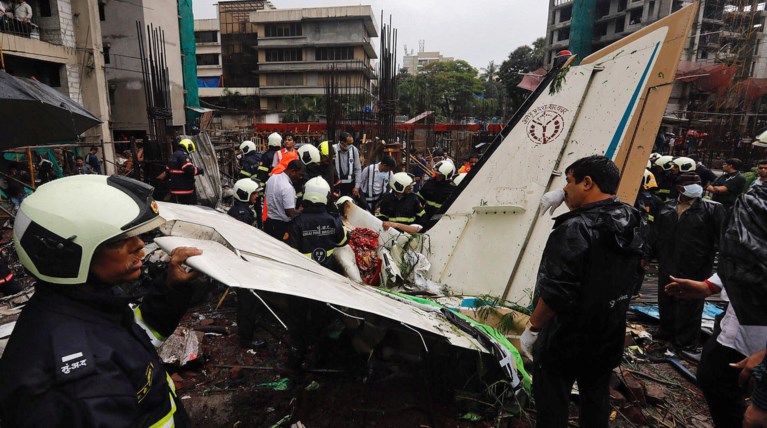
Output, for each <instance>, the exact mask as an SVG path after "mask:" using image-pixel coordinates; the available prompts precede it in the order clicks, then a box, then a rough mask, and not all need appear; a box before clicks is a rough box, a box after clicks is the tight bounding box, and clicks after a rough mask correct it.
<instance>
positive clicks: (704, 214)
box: [650, 198, 725, 281]
mask: <svg viewBox="0 0 767 428" xmlns="http://www.w3.org/2000/svg"><path fill="white" fill-rule="evenodd" d="M678 204H679V202H678V201H669V202H666V204H664V205H663V206H662V207H661V209H660V211H659V212H658V215H657V216H656V217H655V222H654V223H655V224H654V227H653V228H652V229H651V232H650V237H651V238H650V244H651V249H652V254H653V255H654V256H656V257H657V258H658V271H659V272H658V278H659V279H661V280H663V278H664V277H668V275H673V276H675V277H677V278H688V279H694V280H698V281H703V280H704V279H707V278H708V277H710V276H711V274H712V273H713V270H714V256H715V255H716V251H717V247H718V244H719V235H720V231H721V227H722V222H723V221H724V216H725V209H724V206H723V205H722V204H720V203H718V202H713V201H709V200H707V199H702V198H699V199H697V200H696V201H695V202H693V204H692V205H691V206H690V208H688V209H687V210H686V211H685V212H683V213H682V215H681V216H679V215H678V214H677V211H676V208H677V205H678Z"/></svg>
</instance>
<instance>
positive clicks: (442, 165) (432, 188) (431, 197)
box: [418, 160, 455, 226]
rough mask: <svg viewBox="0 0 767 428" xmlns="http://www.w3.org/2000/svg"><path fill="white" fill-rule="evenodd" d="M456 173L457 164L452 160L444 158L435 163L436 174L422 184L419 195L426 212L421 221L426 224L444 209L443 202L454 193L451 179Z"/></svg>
mask: <svg viewBox="0 0 767 428" xmlns="http://www.w3.org/2000/svg"><path fill="white" fill-rule="evenodd" d="M454 173H455V165H453V162H452V161H450V160H443V161H441V162H438V163H437V164H436V165H434V176H433V177H432V178H431V179H430V180H429V181H427V182H426V183H424V184H423V185H422V186H421V191H420V192H418V196H419V197H420V198H421V200H422V201H423V203H424V209H425V214H424V216H423V219H422V220H419V221H421V222H422V223H421V224H423V225H424V226H426V223H428V222H429V221H431V220H432V216H433V215H434V214H435V213H437V212H438V211H439V210H440V209H442V204H444V203H445V201H447V199H448V198H449V197H450V195H452V194H453V191H454V190H455V186H453V185H452V184H451V181H450V179H451V178H453V174H454Z"/></svg>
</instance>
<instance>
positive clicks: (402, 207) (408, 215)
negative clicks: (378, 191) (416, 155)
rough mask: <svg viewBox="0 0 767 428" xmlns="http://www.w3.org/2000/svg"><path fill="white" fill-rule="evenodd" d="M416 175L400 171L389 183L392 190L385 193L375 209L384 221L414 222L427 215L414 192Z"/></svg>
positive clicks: (377, 215) (376, 213)
mask: <svg viewBox="0 0 767 428" xmlns="http://www.w3.org/2000/svg"><path fill="white" fill-rule="evenodd" d="M414 184H415V177H414V176H413V174H408V173H407V172H398V173H396V174H394V175H393V176H392V181H391V182H390V183H389V187H390V188H391V190H392V191H391V192H389V193H387V194H385V195H384V196H383V198H381V202H380V203H379V204H378V208H377V209H376V211H375V215H376V217H378V218H380V219H381V220H384V221H391V222H395V223H402V224H414V223H416V222H417V221H418V220H419V219H420V218H422V217H423V216H424V215H425V213H426V212H425V211H424V209H423V204H422V203H421V200H420V199H419V198H418V196H417V195H416V194H415V193H413V185H414Z"/></svg>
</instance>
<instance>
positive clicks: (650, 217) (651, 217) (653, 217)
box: [647, 214, 655, 221]
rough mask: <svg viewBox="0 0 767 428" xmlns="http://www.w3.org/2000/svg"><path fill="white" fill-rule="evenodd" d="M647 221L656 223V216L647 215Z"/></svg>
mask: <svg viewBox="0 0 767 428" xmlns="http://www.w3.org/2000/svg"><path fill="white" fill-rule="evenodd" d="M647 221H655V216H652V215H649V214H648V215H647Z"/></svg>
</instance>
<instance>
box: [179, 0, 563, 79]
mask: <svg viewBox="0 0 767 428" xmlns="http://www.w3.org/2000/svg"><path fill="white" fill-rule="evenodd" d="M217 2H218V1H217V0H194V3H193V4H194V17H195V18H215V17H216V7H215V6H214V4H215V3H217ZM272 3H273V4H274V6H275V7H277V8H278V9H293V8H302V7H323V6H349V5H359V4H363V5H370V6H372V7H373V13H374V15H375V17H376V22H377V23H378V28H379V30H380V28H381V23H380V22H378V21H380V20H381V10H382V9H383V12H384V21H385V22H386V23H387V24H388V22H389V15H391V18H392V27H394V28H396V29H397V58H398V59H397V61H398V62H399V63H400V64H401V63H402V55H403V54H404V48H405V46H407V49H408V51H410V50H414V51H416V52H417V51H418V41H419V40H424V42H425V50H426V51H439V52H441V53H442V55H444V56H447V57H454V58H455V59H463V60H466V61H468V62H469V64H471V65H472V66H474V67H475V68H477V69H480V68H483V67H485V66H487V63H488V62H489V61H491V60H494V61H495V63H496V64H498V65H500V63H501V62H503V60H504V59H506V58H507V57H508V56H509V53H510V52H511V51H513V50H514V49H515V48H517V47H518V46H521V45H529V44H531V43H532V42H533V40H535V39H536V38H538V37H543V36H545V33H546V11H547V8H548V3H549V2H547V1H542V0H465V1H457V0H370V1H359V0H272ZM373 43H374V44H375V46H376V51H378V44H379V43H380V41H379V40H378V39H375V40H374V41H373Z"/></svg>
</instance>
